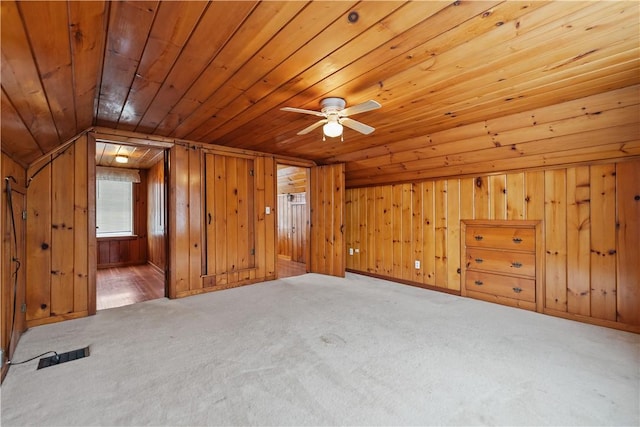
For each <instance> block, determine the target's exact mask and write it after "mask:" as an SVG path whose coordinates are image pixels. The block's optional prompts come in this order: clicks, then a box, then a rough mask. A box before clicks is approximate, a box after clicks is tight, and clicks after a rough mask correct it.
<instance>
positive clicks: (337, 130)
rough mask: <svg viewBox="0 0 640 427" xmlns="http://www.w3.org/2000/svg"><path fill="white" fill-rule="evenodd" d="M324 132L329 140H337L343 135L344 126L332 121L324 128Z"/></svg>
mask: <svg viewBox="0 0 640 427" xmlns="http://www.w3.org/2000/svg"><path fill="white" fill-rule="evenodd" d="M322 131H323V132H324V134H325V135H326V136H328V137H329V138H335V137H337V136H340V135H342V125H341V124H340V123H338V121H337V120H336V121H330V122H328V123H326V124H325V125H324V126H322Z"/></svg>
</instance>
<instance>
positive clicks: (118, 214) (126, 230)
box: [96, 180, 133, 237]
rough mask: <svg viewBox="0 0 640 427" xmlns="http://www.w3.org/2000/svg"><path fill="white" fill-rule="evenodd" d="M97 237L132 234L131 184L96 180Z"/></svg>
mask: <svg viewBox="0 0 640 427" xmlns="http://www.w3.org/2000/svg"><path fill="white" fill-rule="evenodd" d="M96 226H97V233H96V235H97V237H116V236H132V235H133V184H132V183H131V182H126V181H107V180H98V181H96Z"/></svg>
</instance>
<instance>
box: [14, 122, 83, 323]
mask: <svg viewBox="0 0 640 427" xmlns="http://www.w3.org/2000/svg"><path fill="white" fill-rule="evenodd" d="M94 159H95V142H94V141H93V139H92V138H91V137H90V136H88V135H87V134H82V135H80V136H79V137H78V138H77V139H76V140H75V141H74V142H73V143H71V144H69V145H68V146H67V147H66V148H64V149H63V150H62V151H59V152H55V153H53V154H51V155H50V156H48V157H47V158H46V159H43V160H42V161H40V162H38V163H36V164H34V165H32V166H31V167H30V168H29V169H28V170H27V177H28V180H27V185H28V189H27V240H26V248H27V249H26V250H27V258H28V260H27V261H28V262H27V264H26V270H27V271H26V273H27V292H26V304H27V314H26V318H27V325H28V326H35V325H38V324H42V323H49V322H52V321H57V320H64V319H69V318H75V317H81V316H86V315H87V314H91V313H94V312H95V296H94V295H92V294H91V293H92V292H94V291H95V282H94V281H95V276H94V274H95V273H94V272H95V265H96V247H95V220H94V219H92V218H95V187H93V186H92V185H89V183H90V182H93V180H94V179H95V178H94V175H95V160H94ZM91 210H93V212H91Z"/></svg>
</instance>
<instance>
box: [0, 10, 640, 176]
mask: <svg viewBox="0 0 640 427" xmlns="http://www.w3.org/2000/svg"><path fill="white" fill-rule="evenodd" d="M1 6H2V15H1V17H2V39H1V42H2V151H4V152H5V153H7V154H8V155H9V156H10V157H12V158H14V159H15V160H17V161H19V162H21V163H22V164H25V165H26V164H29V163H30V162H32V161H34V160H35V159H37V158H38V157H40V156H42V155H43V154H44V153H47V152H48V151H49V150H51V149H53V148H55V147H56V146H58V145H59V144H61V143H64V142H65V141H66V140H68V139H69V138H71V137H73V136H74V135H75V134H77V133H79V132H81V131H83V130H84V129H86V128H89V127H91V126H101V127H108V128H114V129H121V130H126V131H134V132H139V133H144V134H155V135H161V136H166V137H172V138H177V139H185V140H193V141H199V142H204V143H211V144H219V145H225V146H230V147H238V148H245V149H252V150H257V151H262V152H268V153H276V154H279V155H286V156H294V157H298V158H304V159H310V160H313V161H316V162H317V163H319V164H323V163H334V162H347V173H348V174H349V173H350V171H351V170H352V169H353V168H350V167H349V163H350V162H362V161H366V160H367V159H371V158H375V157H380V156H385V155H389V154H391V155H393V154H394V153H396V152H403V150H404V152H407V150H409V151H411V150H413V149H415V148H416V146H420V144H421V142H418V143H416V142H415V141H416V138H424V137H425V136H428V135H433V134H435V133H438V132H443V131H447V130H451V129H456V128H461V127H464V126H467V125H470V124H473V123H479V122H482V121H487V120H491V119H495V118H498V117H504V116H508V115H512V114H517V113H522V112H526V111H531V110H534V109H540V108H544V107H547V106H551V105H556V104H560V103H566V102H570V101H571V100H575V99H579V98H584V97H589V96H594V95H597V94H599V93H602V92H605V91H612V90H616V89H622V88H629V87H631V86H633V85H637V84H639V83H640V72H639V69H640V68H639V57H640V53H639V52H640V50H639V39H638V33H639V27H638V22H639V8H640V6H639V4H638V2H565V1H562V2H542V1H531V2H511V1H469V2H467V1H448V2H437V1H416V2H401V1H390V2H380V1H375V2H374V1H363V2H355V1H352V2H347V1H344V2H342V1H330V2H329V1H317V2H304V1H295V2H293V1H291V2H289V1H265V2H254V1H235V2H234V1H221V2H198V1H189V2H164V1H145V2H132V1H122V2H102V1H95V2H91V1H69V2H58V1H50V2H49V1H47V2H32V1H28V2H27V1H25V2H15V1H11V0H3V1H2V2H1ZM353 12H356V13H357V16H355V15H354V14H353ZM349 17H351V19H349ZM352 21H353V22H352ZM633 93H635V94H636V95H635V96H636V97H637V88H635V89H634V92H633ZM328 96H337V97H343V98H345V99H346V101H347V104H348V105H355V104H358V103H361V102H364V101H367V100H369V99H373V100H376V101H378V102H379V103H380V104H382V108H380V109H378V110H375V111H370V112H366V113H362V114H361V115H358V116H357V117H355V118H356V119H357V120H359V121H362V122H364V123H366V124H369V125H371V126H374V127H375V128H376V131H375V132H374V133H373V134H371V135H368V136H365V135H361V134H358V133H357V132H355V131H353V130H350V129H346V130H345V133H344V141H341V140H340V138H328V139H327V141H324V142H323V141H322V133H321V130H320V129H317V130H316V131H313V132H311V133H309V134H307V135H304V136H299V135H297V134H296V133H297V132H298V131H299V130H301V129H303V128H305V127H306V126H309V125H310V124H312V123H313V122H314V120H317V118H315V117H313V116H310V115H304V114H295V113H290V112H284V111H281V110H280V108H282V107H285V106H291V107H298V108H305V109H312V110H315V109H318V108H319V101H320V100H321V99H322V98H324V97H328ZM636 104H637V102H636ZM405 141H413V142H412V143H410V144H409V145H408V146H406V147H408V148H404V149H402V148H400V147H402V144H404V143H405ZM412 144H413V145H412ZM456 150H457V151H456ZM465 150H466V151H468V150H469V148H468V147H466V148H465V147H464V146H461V147H459V148H456V149H455V150H454V151H452V153H451V154H455V153H463V152H465ZM375 173H376V170H375V169H373V170H372V171H371V172H369V175H366V176H371V175H372V174H375ZM362 176H363V177H365V174H363V175H362Z"/></svg>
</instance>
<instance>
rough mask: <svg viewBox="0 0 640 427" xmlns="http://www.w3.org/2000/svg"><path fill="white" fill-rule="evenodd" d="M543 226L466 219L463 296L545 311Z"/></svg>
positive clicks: (462, 273)
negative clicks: (543, 296)
mask: <svg viewBox="0 0 640 427" xmlns="http://www.w3.org/2000/svg"><path fill="white" fill-rule="evenodd" d="M540 224H541V223H540V221H525V220H514V221H497V220H493V221H492V220H463V221H462V223H461V239H462V242H461V249H462V250H461V257H462V266H463V268H462V271H461V276H462V277H461V278H462V295H463V296H468V297H471V298H477V299H481V300H484V301H490V302H496V303H499V304H505V305H510V306H513V307H520V308H524V309H527V310H537V311H542V304H541V303H542V297H541V295H542V283H541V277H542V268H543V267H542V265H543V264H542V259H543V256H542V253H541V250H542V249H541V248H542V229H541V225H540Z"/></svg>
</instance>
